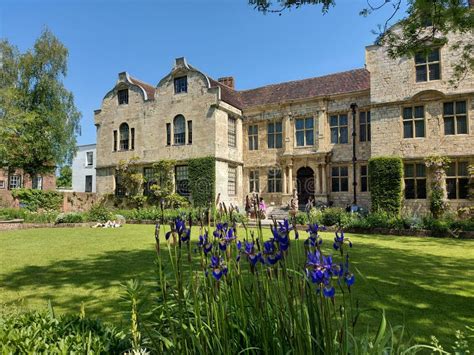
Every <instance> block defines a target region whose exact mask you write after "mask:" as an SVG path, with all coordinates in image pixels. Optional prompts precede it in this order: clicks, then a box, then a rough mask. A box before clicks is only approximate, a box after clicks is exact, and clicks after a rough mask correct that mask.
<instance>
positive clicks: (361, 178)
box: [359, 164, 369, 192]
mask: <svg viewBox="0 0 474 355" xmlns="http://www.w3.org/2000/svg"><path fill="white" fill-rule="evenodd" d="M364 168H365V174H364V172H363V169H364ZM364 181H365V189H364ZM359 182H360V192H369V165H368V164H362V165H360V167H359Z"/></svg>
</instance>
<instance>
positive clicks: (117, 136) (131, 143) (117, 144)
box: [112, 122, 135, 153]
mask: <svg viewBox="0 0 474 355" xmlns="http://www.w3.org/2000/svg"><path fill="white" fill-rule="evenodd" d="M123 124H126V125H127V127H128V149H121V146H122V142H121V141H122V135H121V133H122V132H120V131H121V129H120V127H122V125H123ZM113 134H114V143H113V144H114V145H113V147H112V148H113V152H114V153H116V152H128V151H131V150H135V127H130V125H129V124H128V123H127V122H122V123H121V124H120V126H119V129H118V130H114V132H113Z"/></svg>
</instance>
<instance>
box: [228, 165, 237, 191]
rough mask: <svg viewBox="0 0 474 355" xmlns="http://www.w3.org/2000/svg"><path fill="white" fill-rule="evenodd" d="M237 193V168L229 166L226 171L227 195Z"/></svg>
mask: <svg viewBox="0 0 474 355" xmlns="http://www.w3.org/2000/svg"><path fill="white" fill-rule="evenodd" d="M236 191H237V168H236V167H235V166H229V167H228V169H227V193H228V194H229V196H233V195H235V194H236Z"/></svg>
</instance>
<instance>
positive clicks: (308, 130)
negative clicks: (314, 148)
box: [295, 117, 314, 147]
mask: <svg viewBox="0 0 474 355" xmlns="http://www.w3.org/2000/svg"><path fill="white" fill-rule="evenodd" d="M295 132H296V146H297V147H303V146H305V145H313V144H314V120H313V117H308V118H298V119H296V120H295Z"/></svg>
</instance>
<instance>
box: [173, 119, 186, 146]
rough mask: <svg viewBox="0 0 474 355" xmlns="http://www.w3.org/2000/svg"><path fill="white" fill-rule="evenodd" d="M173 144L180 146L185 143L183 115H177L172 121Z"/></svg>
mask: <svg viewBox="0 0 474 355" xmlns="http://www.w3.org/2000/svg"><path fill="white" fill-rule="evenodd" d="M173 130H174V144H176V145H181V144H184V143H185V142H186V120H185V119H184V116H183V115H178V116H176V117H175V118H174V120H173Z"/></svg>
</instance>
